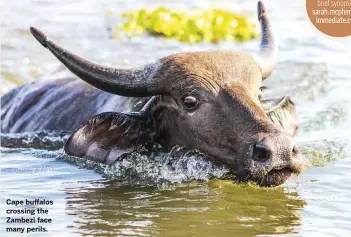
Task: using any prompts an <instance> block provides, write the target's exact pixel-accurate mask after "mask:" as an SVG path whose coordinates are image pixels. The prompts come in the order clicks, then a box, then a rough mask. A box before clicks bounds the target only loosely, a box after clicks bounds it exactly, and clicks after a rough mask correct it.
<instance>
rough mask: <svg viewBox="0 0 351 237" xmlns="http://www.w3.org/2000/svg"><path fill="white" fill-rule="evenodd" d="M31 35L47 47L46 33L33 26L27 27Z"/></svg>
mask: <svg viewBox="0 0 351 237" xmlns="http://www.w3.org/2000/svg"><path fill="white" fill-rule="evenodd" d="M29 30H30V32H31V33H32V35H33V36H34V37H35V38H36V39H37V40H38V41H39V43H41V44H42V45H43V46H44V47H45V48H47V37H46V35H45V34H44V33H43V32H41V31H40V30H38V29H37V28H35V27H30V28H29Z"/></svg>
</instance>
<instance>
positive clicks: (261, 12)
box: [257, 1, 267, 21]
mask: <svg viewBox="0 0 351 237" xmlns="http://www.w3.org/2000/svg"><path fill="white" fill-rule="evenodd" d="M266 13H267V8H266V6H265V5H264V3H263V2H262V1H258V3H257V16H258V21H261V19H262V17H264V16H266Z"/></svg>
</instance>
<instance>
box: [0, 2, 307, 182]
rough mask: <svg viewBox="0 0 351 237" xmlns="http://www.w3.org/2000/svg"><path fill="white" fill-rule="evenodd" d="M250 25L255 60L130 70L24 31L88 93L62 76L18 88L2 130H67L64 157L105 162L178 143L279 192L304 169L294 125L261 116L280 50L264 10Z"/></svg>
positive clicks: (200, 57) (226, 58)
mask: <svg viewBox="0 0 351 237" xmlns="http://www.w3.org/2000/svg"><path fill="white" fill-rule="evenodd" d="M258 20H259V22H260V26H261V33H262V39H261V44H260V48H259V50H258V52H257V53H256V54H255V55H250V54H249V53H246V52H241V51H203V52H189V53H179V54H174V55H170V56H168V57H165V58H162V59H159V60H158V61H157V62H155V63H152V64H148V65H146V66H143V67H139V68H133V69H117V68H111V67H105V66H102V65H98V64H96V63H93V62H91V61H88V60H87V59H84V58H82V57H80V56H77V55H75V54H73V53H71V52H69V51H68V50H66V49H64V48H62V47H61V46H59V45H57V44H56V43H54V42H53V41H52V40H50V39H49V38H47V37H46V35H44V34H43V33H42V32H40V31H39V30H37V29H35V28H33V27H31V29H30V30H31V32H32V34H33V36H34V37H35V38H36V39H37V40H38V41H39V42H40V43H41V44H42V45H43V46H44V47H45V48H47V49H48V50H50V51H51V52H52V53H53V54H54V55H55V56H56V57H57V59H58V60H60V61H61V62H62V63H63V64H64V65H65V66H66V67H67V68H68V69H69V70H70V71H71V72H72V73H73V74H75V75H76V76H78V78H80V79H82V80H83V81H85V82H87V83H88V84H90V85H88V84H87V83H85V82H82V81H81V80H79V79H78V78H77V77H66V78H61V79H55V80H50V81H40V80H39V81H36V82H34V83H32V84H30V85H24V86H22V87H19V88H17V89H15V90H13V91H11V92H10V93H8V94H6V95H5V96H3V98H2V112H1V121H2V125H1V126H2V127H1V129H2V131H3V132H23V131H40V130H65V131H74V132H73V134H72V135H71V136H70V138H69V139H68V141H67V143H66V145H65V148H64V150H65V152H66V153H68V154H70V155H74V156H78V157H85V158H87V159H91V160H94V161H97V162H101V163H107V164H110V163H112V162H114V161H115V160H116V159H117V158H118V157H120V156H121V155H122V154H124V153H127V152H131V151H135V150H138V149H141V147H145V144H150V145H152V144H154V143H159V144H161V145H162V146H164V147H167V146H172V145H175V144H177V145H181V146H186V147H189V148H192V149H198V150H200V151H202V152H204V153H206V154H208V155H210V156H212V157H213V158H214V159H215V160H217V161H218V162H221V163H223V164H225V165H227V166H229V167H231V168H232V169H233V170H234V171H235V175H236V177H237V180H239V181H247V180H250V181H253V182H256V183H258V184H259V185H262V186H276V185H280V184H282V183H283V182H284V181H285V180H286V179H287V178H288V177H289V176H290V175H291V174H293V173H300V172H301V170H302V168H303V166H304V162H303V159H302V157H301V156H300V154H299V151H298V149H297V148H296V146H295V143H294V141H293V138H292V136H293V135H294V133H295V130H296V126H292V127H290V128H289V129H287V128H286V126H285V125H286V124H285V123H284V121H283V122H282V121H281V120H279V121H278V122H277V123H276V124H274V123H273V122H272V121H271V120H270V119H269V118H268V116H267V114H266V113H265V112H264V110H263V108H262V106H263V105H262V101H261V98H260V92H261V87H262V86H261V83H262V80H264V79H265V78H267V77H268V76H269V75H270V74H271V72H272V70H273V68H274V66H275V64H276V61H277V60H276V59H277V54H278V47H277V44H276V43H275V41H274V38H273V35H272V32H271V26H270V22H269V19H268V16H267V12H266V8H265V6H264V5H263V3H262V2H258ZM284 101H285V102H288V104H290V106H291V105H292V104H291V103H290V100H289V99H286V98H285V100H284ZM285 102H284V103H285ZM119 111H123V112H124V113H122V112H119ZM91 116H93V117H91ZM88 118H90V119H88ZM87 119H88V120H87ZM281 119H282V118H281ZM86 120H87V121H86ZM283 120H284V119H283ZM85 121H86V122H85ZM79 125H80V126H79Z"/></svg>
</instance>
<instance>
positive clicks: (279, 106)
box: [261, 96, 298, 136]
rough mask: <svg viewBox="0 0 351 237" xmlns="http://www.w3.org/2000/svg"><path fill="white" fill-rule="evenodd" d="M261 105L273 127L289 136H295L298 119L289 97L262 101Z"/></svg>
mask: <svg viewBox="0 0 351 237" xmlns="http://www.w3.org/2000/svg"><path fill="white" fill-rule="evenodd" d="M261 103H262V106H263V110H264V111H265V113H266V114H267V116H268V117H269V118H270V120H271V121H272V122H273V123H274V124H275V125H277V126H278V127H280V128H281V129H283V130H284V131H285V132H286V133H288V134H290V135H291V136H295V134H296V131H297V129H298V119H297V115H296V110H295V105H294V103H293V102H292V101H291V99H290V97H288V96H284V97H283V98H281V99H268V100H262V101H261Z"/></svg>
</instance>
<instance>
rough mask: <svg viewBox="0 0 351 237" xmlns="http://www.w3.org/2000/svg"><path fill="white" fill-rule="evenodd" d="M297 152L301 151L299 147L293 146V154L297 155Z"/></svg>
mask: <svg viewBox="0 0 351 237" xmlns="http://www.w3.org/2000/svg"><path fill="white" fill-rule="evenodd" d="M297 153H299V149H298V148H297V146H296V145H294V146H293V149H292V154H293V155H297Z"/></svg>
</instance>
